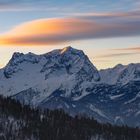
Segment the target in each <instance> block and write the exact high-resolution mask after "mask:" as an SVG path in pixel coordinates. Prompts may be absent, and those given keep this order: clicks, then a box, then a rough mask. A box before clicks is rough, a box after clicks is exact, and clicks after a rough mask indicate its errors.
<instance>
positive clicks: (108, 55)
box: [96, 52, 139, 58]
mask: <svg viewBox="0 0 140 140" xmlns="http://www.w3.org/2000/svg"><path fill="white" fill-rule="evenodd" d="M136 54H139V53H137V52H132V53H127V52H125V53H108V54H105V55H98V56H96V58H110V57H120V56H130V55H136Z"/></svg>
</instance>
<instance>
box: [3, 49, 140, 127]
mask: <svg viewBox="0 0 140 140" xmlns="http://www.w3.org/2000/svg"><path fill="white" fill-rule="evenodd" d="M0 94H2V95H5V96H10V97H12V98H15V99H18V100H20V101H21V102H22V103H24V104H30V105H33V106H36V107H42V108H50V109H56V108H63V109H64V110H65V111H67V112H69V113H70V114H71V115H75V114H79V113H84V114H87V115H90V116H94V117H95V118H96V119H98V120H99V121H103V122H111V123H117V124H120V123H121V124H122V123H126V124H128V125H133V126H136V125H139V126H140V119H139V118H140V112H139V110H140V96H139V94H140V64H130V65H128V66H123V65H120V64H119V65H117V66H116V67H114V68H111V69H106V70H101V71H98V70H97V69H96V68H95V66H94V65H93V64H92V63H91V62H90V60H89V59H88V57H87V56H86V55H85V54H84V52H83V51H81V50H77V49H74V48H72V47H66V48H64V49H58V50H54V51H52V52H49V53H46V54H43V55H35V54H33V53H28V54H22V53H14V54H13V56H12V58H11V60H10V61H9V63H8V64H7V65H6V66H5V68H3V69H1V70H0ZM132 120H133V121H132Z"/></svg>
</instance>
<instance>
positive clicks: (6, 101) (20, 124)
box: [0, 96, 140, 140]
mask: <svg viewBox="0 0 140 140" xmlns="http://www.w3.org/2000/svg"><path fill="white" fill-rule="evenodd" d="M0 140H140V129H139V128H129V127H127V126H122V127H119V126H112V125H110V124H100V123H98V122H97V121H96V120H94V119H93V118H88V117H86V116H82V115H79V116H75V117H74V118H73V117H71V116H69V115H68V114H66V113H65V112H64V111H63V110H53V111H51V110H45V111H43V110H39V109H31V108H30V107H29V106H27V105H21V104H20V103H19V102H18V101H15V100H13V99H10V98H4V97H2V96H0Z"/></svg>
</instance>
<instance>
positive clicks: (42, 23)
mask: <svg viewBox="0 0 140 140" xmlns="http://www.w3.org/2000/svg"><path fill="white" fill-rule="evenodd" d="M134 15H135V16H134ZM137 35H140V12H139V11H135V12H129V13H114V14H112V13H106V14H93V13H90V14H86V15H80V16H76V17H71V18H55V19H40V20H33V21H30V22H26V23H23V24H21V25H18V26H16V27H15V28H13V29H12V30H11V31H9V32H7V33H5V34H3V35H1V36H0V44H1V45H51V44H58V43H64V42H68V41H75V40H82V39H94V38H97V39H100V38H112V37H122V36H137Z"/></svg>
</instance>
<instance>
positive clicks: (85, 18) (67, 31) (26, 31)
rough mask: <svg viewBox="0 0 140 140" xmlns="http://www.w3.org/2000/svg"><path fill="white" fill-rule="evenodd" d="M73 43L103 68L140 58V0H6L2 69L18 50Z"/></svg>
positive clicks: (0, 26) (0, 18)
mask: <svg viewBox="0 0 140 140" xmlns="http://www.w3.org/2000/svg"><path fill="white" fill-rule="evenodd" d="M66 46H72V47H74V48H77V49H81V50H83V51H84V52H85V54H86V55H88V57H89V59H90V60H91V61H92V63H93V64H94V65H95V66H96V67H97V68H98V69H104V68H109V67H113V66H115V65H116V64H120V63H121V64H125V65H126V64H129V63H139V62H140V61H139V60H140V1H139V0H117V1H116V0H101V1H100V0H86V1H85V0H77V1H75V0H61V1H58V0H0V68H2V67H4V66H5V65H6V64H7V63H8V61H9V59H10V58H11V57H12V54H13V53H14V52H23V53H27V52H33V53H36V54H43V53H46V52H49V51H51V50H53V49H58V48H64V47H66Z"/></svg>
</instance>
